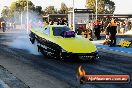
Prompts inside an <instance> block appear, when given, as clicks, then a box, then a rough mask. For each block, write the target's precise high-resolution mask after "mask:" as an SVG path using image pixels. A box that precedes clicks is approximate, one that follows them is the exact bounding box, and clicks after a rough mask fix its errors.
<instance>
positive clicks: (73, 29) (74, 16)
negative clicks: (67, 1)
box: [72, 0, 75, 31]
mask: <svg viewBox="0 0 132 88" xmlns="http://www.w3.org/2000/svg"><path fill="white" fill-rule="evenodd" d="M74 9H75V7H74V0H73V23H72V25H73V31H75V13H74Z"/></svg>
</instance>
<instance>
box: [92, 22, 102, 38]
mask: <svg viewBox="0 0 132 88" xmlns="http://www.w3.org/2000/svg"><path fill="white" fill-rule="evenodd" d="M100 29H101V24H100V21H98V20H97V21H96V22H95V25H94V34H95V36H96V38H97V40H100V39H101V36H100V33H101V30H100Z"/></svg>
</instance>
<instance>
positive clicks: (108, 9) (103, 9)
mask: <svg viewBox="0 0 132 88" xmlns="http://www.w3.org/2000/svg"><path fill="white" fill-rule="evenodd" d="M97 6H98V8H97V10H98V13H100V14H104V13H106V14H107V13H113V12H114V11H115V3H114V2H113V1H111V0H97ZM95 7H96V0H86V8H88V9H93V11H94V12H96V8H95Z"/></svg>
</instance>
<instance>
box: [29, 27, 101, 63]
mask: <svg viewBox="0 0 132 88" xmlns="http://www.w3.org/2000/svg"><path fill="white" fill-rule="evenodd" d="M30 41H31V42H32V43H34V42H35V41H36V42H37V46H38V51H40V52H41V53H43V54H46V55H48V56H50V57H54V58H57V59H61V60H64V59H65V60H66V58H67V59H68V58H69V59H71V57H73V58H76V57H77V58H79V59H82V60H89V59H90V60H95V59H97V58H99V57H98V52H97V48H96V46H95V45H94V44H93V43H91V42H90V41H89V39H86V38H84V37H82V36H79V35H76V33H75V32H74V31H71V30H70V28H69V27H68V26H64V25H49V26H45V27H38V28H35V27H32V28H31V30H30Z"/></svg>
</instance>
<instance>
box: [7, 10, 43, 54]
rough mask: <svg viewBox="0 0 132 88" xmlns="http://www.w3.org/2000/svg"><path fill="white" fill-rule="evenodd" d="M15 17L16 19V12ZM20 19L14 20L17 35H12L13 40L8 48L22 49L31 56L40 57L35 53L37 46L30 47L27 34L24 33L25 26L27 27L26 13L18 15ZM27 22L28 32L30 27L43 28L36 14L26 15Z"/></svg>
mask: <svg viewBox="0 0 132 88" xmlns="http://www.w3.org/2000/svg"><path fill="white" fill-rule="evenodd" d="M15 15H16V17H18V12H16V14H15ZM19 15H20V16H21V17H19V19H14V21H15V23H16V26H17V28H16V30H17V31H18V30H19V34H16V35H13V36H15V39H14V40H13V41H12V42H11V44H10V46H11V47H12V48H17V49H23V50H27V51H29V52H30V53H31V54H35V55H40V53H38V51H37V46H36V45H35V44H34V45H32V44H31V42H30V40H29V33H28V34H27V32H26V26H27V16H26V15H27V13H26V12H22V13H21V14H19ZM28 20H29V25H28V26H29V30H30V28H31V27H36V29H37V28H38V27H40V26H41V27H43V20H42V18H41V16H39V15H38V14H37V13H35V12H33V11H30V12H29V14H28ZM12 31H13V29H12Z"/></svg>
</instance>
